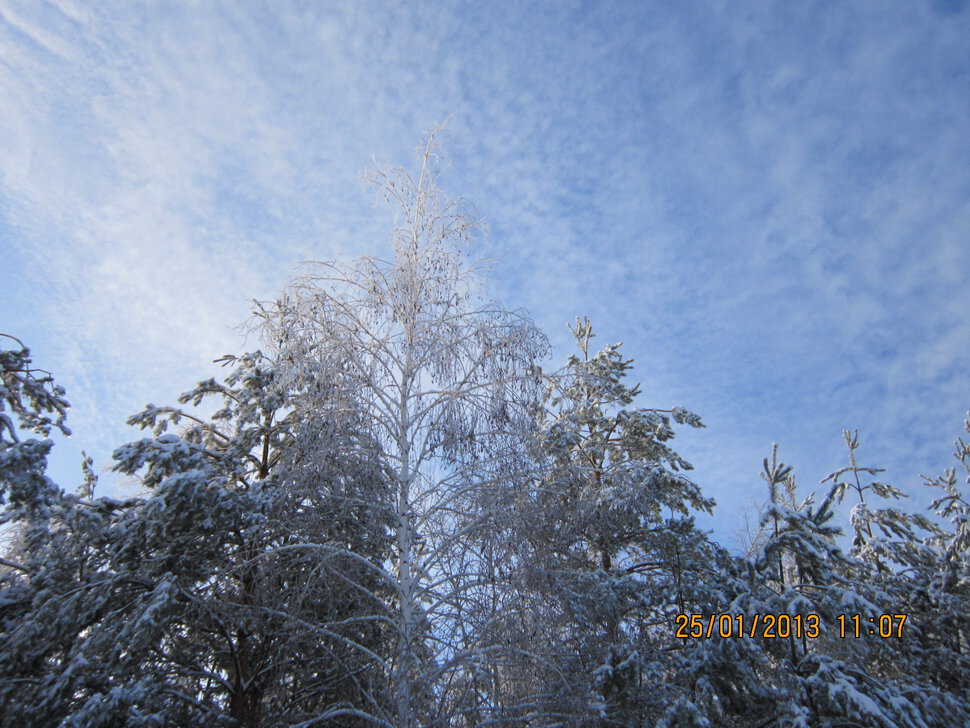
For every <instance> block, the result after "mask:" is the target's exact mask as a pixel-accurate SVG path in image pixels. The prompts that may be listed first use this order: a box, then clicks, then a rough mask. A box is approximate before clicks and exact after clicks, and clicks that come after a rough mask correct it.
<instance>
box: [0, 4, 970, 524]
mask: <svg viewBox="0 0 970 728" xmlns="http://www.w3.org/2000/svg"><path fill="white" fill-rule="evenodd" d="M968 26H970V19H968V12H967V10H966V9H965V8H964V7H963V5H962V4H961V3H943V4H941V3H936V4H932V3H931V4H924V3H904V2H899V3H888V4H886V3H883V4H880V5H879V6H873V5H870V4H867V3H861V2H857V3H842V4H839V5H836V6H827V7H821V6H805V7H801V6H794V5H791V4H770V3H761V2H745V3H741V4H738V3H729V4H728V3H725V4H721V5H714V6H711V5H709V4H704V5H703V6H702V5H701V4H697V5H696V6H695V5H692V4H690V3H687V4H679V5H676V6H655V5H648V6H643V7H634V6H631V5H630V4H629V3H598V4H596V5H595V6H594V7H586V6H584V5H582V4H578V3H575V4H570V3H549V4H546V5H544V6H529V5H526V6H521V5H515V4H512V3H509V4H500V5H499V6H496V5H494V4H485V5H478V6H474V5H467V4H465V3H460V2H455V3H438V4H435V7H430V6H420V7H418V6H388V5H386V4H383V3H376V2H374V3H369V2H363V3H352V4H351V3H347V4H343V5H339V6H338V7H328V8H325V7H323V6H322V5H316V4H311V5H310V6H308V7H301V6H300V5H298V4H288V3H285V4H278V5H273V6H265V5H261V4H258V3H236V4H232V5H226V6H222V7H220V6H217V5H209V4H204V5H198V4H188V3H185V4H179V3H175V4H172V3H169V4H165V5H157V6H134V5H123V6H120V7H113V8H107V7H105V6H99V5H94V6H92V5H88V4H80V3H78V4H75V3H72V2H68V0H58V2H49V3H26V2H18V1H17V0H9V1H8V2H7V3H5V4H4V5H3V6H2V7H0V57H2V58H3V59H4V63H3V64H0V127H2V128H3V130H4V133H3V134H2V135H0V195H2V204H0V236H2V238H3V248H4V260H5V261H10V263H11V265H10V267H9V268H8V269H7V270H6V271H4V273H3V274H2V275H3V276H4V290H3V294H2V295H3V297H4V314H3V319H4V323H3V326H4V327H6V328H9V329H15V330H16V331H18V332H21V333H24V334H25V337H26V338H27V339H29V340H30V343H31V344H32V345H33V346H34V348H35V349H36V350H37V352H38V356H42V357H43V363H44V365H45V366H49V367H50V368H52V369H54V370H55V371H56V372H57V373H58V374H59V376H60V378H61V379H63V380H65V381H66V383H67V384H68V385H69V389H70V391H71V394H72V395H73V397H72V399H73V401H74V402H75V404H76V411H75V412H74V413H73V419H74V422H75V425H76V429H77V430H78V432H79V435H78V438H76V440H77V441H78V442H79V443H80V444H79V446H84V447H86V448H87V449H89V450H94V451H95V452H96V453H97V454H99V455H100V457H99V459H100V460H101V461H102V463H103V464H104V463H105V462H106V460H107V453H108V452H109V451H110V449H111V448H112V447H113V446H114V445H116V444H117V443H118V441H119V440H120V439H121V438H123V437H125V436H126V434H125V433H124V431H123V429H122V428H121V427H120V425H119V423H120V422H121V421H123V419H124V417H125V416H126V415H127V414H128V413H129V412H130V411H131V410H132V409H134V408H137V407H138V406H140V405H141V404H143V403H144V402H145V401H147V400H149V399H155V400H170V399H171V398H172V397H174V395H175V394H176V393H177V392H178V391H180V390H181V389H183V388H186V387H188V386H190V384H191V383H192V381H194V380H195V379H197V378H199V377H201V376H203V375H205V374H206V371H205V370H206V367H207V366H208V362H209V360H210V359H212V358H214V357H215V356H218V355H220V354H222V353H224V352H225V351H228V350H238V349H239V348H240V347H241V346H242V342H241V339H240V338H239V336H238V334H237V333H236V332H235V331H234V329H233V328H232V327H233V326H234V325H236V324H237V323H239V322H240V321H241V320H243V319H244V318H245V317H246V315H247V311H248V304H247V301H248V300H249V299H250V298H254V297H255V298H264V297H270V296H272V295H274V293H275V292H276V291H277V290H278V289H279V287H280V286H281V285H282V284H283V283H284V282H285V281H286V279H287V278H288V277H289V275H290V274H291V273H292V271H293V269H294V268H295V266H296V265H297V264H298V263H299V262H300V261H301V260H303V259H305V258H311V257H312V258H325V257H329V256H331V255H335V254H338V253H342V254H346V255H356V254H364V253H366V254H381V253H383V252H385V251H384V248H383V246H384V245H385V244H386V241H387V234H386V231H387V229H388V227H389V225H390V218H389V217H388V216H387V215H385V214H384V213H383V212H381V211H379V210H377V211H375V210H374V209H373V208H372V207H371V202H372V199H373V197H372V195H371V193H369V192H367V191H366V190H362V189H361V188H360V186H359V184H358V180H359V174H360V172H361V170H362V169H363V168H364V167H365V166H367V165H368V164H369V162H370V160H371V157H372V155H373V156H376V157H377V159H378V160H380V161H384V162H392V163H405V162H407V161H408V160H409V159H410V154H411V150H412V149H413V147H414V146H415V145H416V144H418V143H419V141H420V139H421V136H422V134H423V132H425V131H427V130H428V129H429V128H430V127H431V126H432V125H433V124H434V123H435V122H436V121H439V120H441V119H444V118H445V117H448V116H450V118H451V121H450V124H449V128H450V132H451V138H452V141H451V144H450V145H449V147H448V149H447V153H448V155H449V156H450V157H451V158H452V160H453V162H454V166H452V167H448V168H446V169H444V170H443V185H444V187H445V188H446V189H447V190H449V191H452V192H454V193H460V194H462V195H465V196H466V197H468V198H469V199H470V200H471V201H472V202H473V203H474V204H475V205H476V207H477V209H478V210H479V212H480V213H481V214H482V215H483V217H485V219H486V221H487V222H488V224H489V230H490V232H489V236H488V238H487V240H486V241H485V243H484V244H482V245H481V246H480V248H479V251H480V252H481V253H482V254H484V255H486V256H490V257H494V258H495V263H494V266H493V276H494V279H493V286H492V288H493V292H494V293H495V295H497V296H498V297H500V298H501V299H502V300H503V301H505V302H506V303H507V304H508V305H510V306H525V307H527V308H528V309H529V310H530V311H531V312H532V313H533V315H534V316H535V318H536V319H537V321H538V322H539V323H540V325H541V326H543V328H545V329H546V330H548V331H549V332H550V334H551V335H552V337H553V341H554V343H555V344H556V346H557V350H558V352H559V357H560V358H561V357H563V356H564V355H565V353H566V347H567V345H568V340H567V339H568V334H567V332H566V330H565V326H564V324H565V322H566V321H569V320H572V318H573V317H575V316H576V315H584V314H588V315H590V316H591V317H592V318H593V321H594V324H596V326H597V328H598V329H599V331H600V333H601V341H603V343H606V342H607V341H614V340H624V341H626V342H627V344H626V350H627V353H628V355H630V356H633V357H634V358H636V359H637V362H638V365H639V366H638V370H637V376H638V378H639V379H641V380H642V381H643V383H644V403H645V404H648V405H658V406H661V405H663V406H666V405H670V404H680V403H682V404H684V405H686V406H688V407H692V408H694V409H696V410H697V411H699V412H700V413H701V414H702V415H703V416H704V417H705V420H706V421H707V422H708V425H709V429H708V430H706V431H703V432H702V433H692V434H690V435H685V437H684V449H685V454H686V455H687V456H688V457H689V458H690V459H693V460H694V461H695V462H696V464H697V465H698V472H697V477H698V479H699V480H700V481H701V482H702V483H703V484H704V485H705V486H706V487H707V489H708V491H709V492H711V493H712V494H713V495H714V496H715V497H717V498H718V499H719V500H720V501H722V503H723V504H724V505H723V507H722V508H721V513H722V515H721V516H720V518H719V520H717V521H716V522H715V523H716V525H717V527H718V528H719V530H720V531H721V532H724V533H727V534H729V533H730V532H731V531H733V530H734V528H735V527H736V526H735V523H734V521H735V511H736V508H735V504H736V503H738V502H740V501H741V500H743V499H745V498H747V497H748V494H749V493H751V492H757V491H758V488H759V487H760V485H759V481H758V479H757V471H758V469H759V466H760V458H761V457H762V456H763V455H765V454H767V451H768V448H769V447H770V443H771V442H772V441H775V440H777V441H779V442H781V444H782V453H783V455H784V456H785V457H786V458H787V459H789V460H790V461H792V462H794V463H795V464H796V465H798V466H799V467H800V469H801V472H802V474H803V476H802V477H803V483H805V487H806V488H809V487H812V484H813V482H814V481H817V480H818V479H819V478H820V477H822V476H823V475H825V474H827V472H829V471H830V470H832V469H834V468H835V467H837V466H838V465H839V464H840V463H841V458H842V457H843V456H842V453H841V450H840V448H841V441H840V437H839V433H840V431H841V429H842V428H843V427H852V428H855V427H858V428H860V429H861V430H862V431H863V443H864V447H866V448H869V449H868V450H867V451H864V452H868V453H869V454H870V455H871V458H870V460H871V461H873V462H875V463H881V464H885V465H887V466H889V467H890V468H891V475H892V476H893V477H895V478H896V479H897V480H900V481H903V480H905V481H907V482H906V483H904V484H905V485H913V484H914V482H915V479H916V475H917V474H918V473H919V472H920V471H930V470H934V471H935V470H938V469H939V468H940V467H942V466H944V465H946V464H947V463H946V457H947V453H948V452H949V440H950V439H952V437H953V436H955V435H956V434H957V432H958V429H959V425H960V421H961V418H962V414H963V411H964V409H965V408H967V407H970V403H968V395H970V386H968V385H970V375H968V374H967V372H968V371H970V367H968V366H967V364H968V363H970V362H968V359H970V344H968V342H970V319H968V317H967V315H966V311H967V310H970V307H968V304H970V293H968V291H970V286H968V283H970V281H968V278H970V245H968V244H967V240H966V236H967V233H966V231H967V229H968V225H967V223H968V222H970V202H968V200H970V194H968V193H970V171H968V170H970V166H968V165H967V164H966V162H967V159H968V157H970V141H968V139H967V137H966V133H965V130H966V127H967V122H968V120H970V119H968V117H970V94H968V93H967V90H968V89H967V85H968V71H967V69H968V68H970V57H968V56H970V50H968V47H967V45H966V43H965V39H966V37H967V36H968V31H970V27H968ZM250 344H252V342H250ZM81 433H90V434H87V435H85V434H81ZM85 438H89V439H88V440H85ZM82 440H84V441H83V442H82ZM901 484H903V483H901ZM728 537H729V536H728Z"/></svg>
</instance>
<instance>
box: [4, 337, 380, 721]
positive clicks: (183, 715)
mask: <svg viewBox="0 0 970 728" xmlns="http://www.w3.org/2000/svg"><path fill="white" fill-rule="evenodd" d="M231 363H233V364H234V368H233V370H232V371H231V373H230V374H229V376H228V377H227V378H226V380H225V381H224V382H221V383H217V382H215V381H214V380H209V381H207V382H203V383H201V384H200V385H199V386H198V387H197V388H196V389H194V390H193V391H192V392H189V393H187V394H186V395H183V397H182V401H183V403H187V402H195V403H196V404H198V403H199V401H201V400H202V399H203V398H206V397H208V396H216V397H219V398H221V399H222V404H223V405H224V406H223V408H222V409H221V410H220V411H218V412H216V413H215V415H214V416H213V417H212V418H211V419H204V418H201V417H198V416H197V415H196V414H193V413H192V412H191V411H188V410H186V409H183V408H177V407H154V406H149V407H148V408H147V409H146V410H145V411H144V412H142V413H140V414H138V415H136V416H135V417H133V418H132V419H131V423H132V424H137V425H140V426H142V427H149V428H151V429H152V430H153V437H151V438H146V439H143V440H141V441H139V442H135V443H132V444H130V445H127V446H124V447H122V448H119V449H118V451H117V452H116V454H115V456H116V459H117V460H118V466H117V467H118V469H119V470H121V471H122V472H126V473H129V474H134V475H137V476H138V477H139V478H140V480H141V483H142V485H144V486H145V487H146V488H147V489H148V491H149V493H148V495H147V496H146V497H144V498H140V499H132V500H130V501H128V502H125V503H118V502H115V501H111V500H110V499H104V498H102V499H97V500H94V501H84V500H82V499H78V498H76V497H73V496H68V495H65V494H63V493H61V492H60V491H58V492H57V494H56V496H57V498H56V502H57V508H56V509H54V508H51V509H49V512H48V514H47V516H46V520H45V522H44V524H43V525H44V529H43V530H41V529H40V528H34V529H33V530H34V532H36V534H37V535H35V536H29V537H28V538H27V541H26V544H27V548H28V550H29V553H30V554H31V555H32V560H31V561H30V563H28V564H27V565H25V566H24V567H23V568H22V571H21V574H18V581H17V583H16V584H12V585H7V584H5V585H4V590H3V597H2V600H0V603H2V605H3V607H2V619H3V632H2V635H0V670H2V674H3V676H4V678H5V679H4V680H2V681H0V685H2V687H0V689H2V690H6V691H7V694H6V695H4V696H3V697H4V700H2V701H0V706H2V707H0V717H2V718H3V723H4V724H7V723H10V724H15V723H17V722H20V723H25V724H29V725H32V726H85V727H89V726H106V727H107V726H162V725H184V726H218V725H226V726H236V727H238V728H244V727H245V728H256V727H257V726H265V725H273V726H295V725H302V724H306V722H307V721H312V722H314V723H327V722H338V723H339V724H341V725H385V726H390V725H392V723H391V722H390V720H388V719H387V717H386V716H390V713H391V711H390V710H389V708H388V706H387V697H386V690H385V686H386V672H387V670H386V665H385V660H384V658H383V657H382V656H381V652H382V651H383V648H384V645H386V643H387V637H386V634H385V629H384V627H383V624H384V620H385V616H384V614H383V612H382V610H383V607H384V604H385V602H386V599H380V598H377V596H376V595H379V594H380V590H381V588H382V587H381V575H382V570H381V564H382V562H383V561H384V560H385V559H386V558H387V556H388V547H389V539H388V523H387V521H386V519H385V517H386V515H387V509H386V508H382V506H384V505H385V504H386V502H387V498H386V496H384V495H382V494H383V493H386V492H387V484H388V480H387V478H386V477H385V473H383V471H381V470H380V468H379V466H377V465H376V464H374V463H372V462H371V461H370V460H368V459H367V458H365V457H363V456H362V453H365V452H367V448H366V447H360V443H359V442H358V441H357V438H358V437H359V432H358V431H356V430H355V429H354V427H353V422H352V419H351V418H345V419H344V420H342V421H341V422H340V423H334V422H332V421H329V420H324V419H321V418H313V417H306V416H305V414H304V415H301V416H297V415H295V413H294V411H295V407H294V405H293V400H294V398H296V397H297V396H298V395H299V393H296V392H294V391H293V390H287V389H284V388H282V387H281V386H280V385H281V381H282V379H281V378H280V377H279V376H278V366H277V365H276V364H275V363H274V362H271V361H269V360H267V359H266V358H265V357H263V356H262V355H260V354H251V355H247V356H244V357H241V358H239V359H232V360H231ZM315 396H317V397H319V392H315ZM185 423H188V426H185V427H182V429H181V430H180V432H179V433H178V434H174V433H169V432H166V430H167V428H168V427H170V426H172V425H184V424H185ZM35 520H37V519H35ZM382 716H385V717H382Z"/></svg>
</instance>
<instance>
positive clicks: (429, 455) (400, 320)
mask: <svg viewBox="0 0 970 728" xmlns="http://www.w3.org/2000/svg"><path fill="white" fill-rule="evenodd" d="M439 137H440V129H437V130H435V131H434V132H433V133H432V134H431V135H430V137H429V139H428V143H427V145H426V146H425V147H424V149H423V150H422V152H421V154H420V158H419V161H420V169H419V171H418V174H417V176H416V177H412V176H410V175H409V174H408V173H407V172H405V171H404V170H401V169H395V170H391V171H376V172H374V173H373V176H372V179H373V181H374V182H375V184H376V185H377V186H378V187H379V188H380V190H381V191H382V193H383V194H384V196H385V197H386V199H387V200H388V201H389V202H390V203H391V204H392V205H393V206H395V207H396V208H397V212H398V214H399V223H398V227H397V228H396V229H395V230H394V233H393V258H392V259H391V260H388V261H385V260H378V259H373V258H364V259H359V260H357V261H355V262H352V263H348V264H343V263H336V262H333V263H322V264H317V265H315V266H313V267H312V268H311V269H310V270H309V272H308V273H307V274H306V275H305V276H304V277H302V278H301V279H299V280H297V281H296V282H295V283H294V284H293V285H292V286H290V287H289V289H288V290H287V291H286V293H285V295H284V296H283V297H281V298H280V299H279V300H278V301H276V302H273V303H267V304H262V305H261V307H260V310H259V311H258V314H257V316H258V326H259V328H260V330H261V332H262V334H263V336H264V337H265V338H266V340H267V341H269V342H273V345H274V346H276V347H278V351H279V353H280V357H281V359H285V360H287V361H290V362H292V366H291V367H290V376H291V378H292V381H293V382H294V383H295V386H297V387H302V386H304V383H305V382H306V381H307V379H314V378H317V377H319V376H321V372H323V373H324V375H325V376H327V377H329V379H328V381H329V382H331V383H332V385H333V386H334V387H336V388H338V389H339V390H340V392H341V397H340V398H339V399H338V400H337V401H339V402H342V403H344V404H345V405H346V406H347V407H349V408H351V409H352V410H353V411H354V412H355V413H356V415H357V416H358V417H359V418H360V420H359V421H360V425H361V427H362V428H363V430H364V431H366V432H367V433H368V434H369V436H370V437H372V438H373V443H374V445H373V447H372V448H371V449H370V450H369V451H368V456H369V457H372V458H373V459H374V460H375V461H379V462H381V463H383V464H384V465H385V467H386V468H387V469H388V470H390V471H391V472H392V473H393V489H394V511H395V512H394V519H393V526H392V530H393V537H394V551H393V555H392V557H391V559H390V564H389V566H390V568H389V573H388V578H389V579H390V580H391V581H392V583H393V585H394V590H395V595H394V600H393V605H392V607H393V609H392V615H391V618H390V619H391V624H392V628H393V630H394V631H395V638H396V640H397V650H396V653H395V654H394V656H393V659H392V683H393V690H394V692H395V699H396V701H397V702H396V716H395V718H394V721H393V722H394V724H395V725H396V726H398V728H413V727H414V726H417V725H431V724H434V725H448V724H449V722H450V721H452V720H453V719H454V718H455V713H456V712H463V711H472V712H478V711H486V710H488V706H487V705H483V704H481V702H480V701H479V700H478V699H477V698H474V697H470V696H469V694H468V692H469V690H471V688H470V687H469V685H470V682H469V676H471V678H472V682H474V679H475V678H474V676H475V675H476V674H477V673H478V672H479V671H480V670H483V669H484V667H483V665H484V664H485V656H486V655H487V654H490V653H491V652H492V651H494V648H495V646H494V645H490V644H488V640H487V632H486V631H484V626H485V625H487V622H488V620H489V617H488V616H487V613H488V611H489V605H490V604H494V595H495V589H496V588H497V587H496V586H495V585H494V583H493V582H494V578H493V576H494V574H493V569H494V558H493V557H492V555H491V554H490V552H489V548H490V546H489V543H490V542H489V539H487V538H485V537H484V533H485V531H486V530H487V528H488V527H489V523H490V522H491V521H492V520H493V519H494V513H495V509H496V504H499V503H501V502H502V500H503V495H504V493H505V491H506V489H507V488H508V487H509V485H510V483H512V482H513V481H514V478H515V476H516V473H515V471H516V468H517V467H519V466H518V464H517V463H519V462H520V461H521V457H520V454H521V451H522V441H523V435H522V433H523V432H524V431H527V430H528V429H529V428H530V426H531V424H532V412H531V410H530V408H529V405H530V404H532V403H534V402H535V400H536V397H537V392H538V386H539V385H538V367H537V366H536V362H537V361H538V360H539V359H540V358H541V357H542V356H544V355H545V352H546V348H547V345H546V341H545V338H544V337H543V335H542V334H541V333H540V332H539V331H538V330H537V329H536V328H535V327H534V325H533V324H532V322H531V321H530V320H529V319H528V318H527V317H526V316H524V315H523V314H521V313H518V312H515V311H509V310H506V309H505V308H503V307H502V306H500V305H498V304H496V303H492V302H490V301H488V300H486V299H484V298H483V297H482V295H481V293H480V290H479V286H480V281H479V279H478V277H477V276H476V274H475V272H474V270H473V268H472V267H471V266H470V265H469V264H468V263H467V262H466V259H465V257H464V255H463V252H462V247H463V246H464V245H465V243H466V242H467V241H468V240H469V239H470V238H471V236H472V234H473V233H474V232H475V230H476V228H477V227H478V226H477V223H476V222H475V221H473V220H472V219H471V218H470V217H469V216H468V214H467V212H466V210H465V208H464V205H463V203H462V202H461V200H449V199H447V198H446V197H445V196H444V195H443V194H442V193H441V192H440V191H439V190H438V188H437V185H436V177H437V167H438V159H439V158H438V143H439ZM327 406H330V403H328V402H326V401H321V402H313V401H310V402H308V403H307V405H306V410H307V411H314V410H316V409H319V408H324V409H325V408H326V407H327ZM483 612H484V614H485V615H486V616H483ZM473 614H474V615H477V616H476V617H475V618H474V619H473V618H472V615H473ZM479 627H482V629H479Z"/></svg>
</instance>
